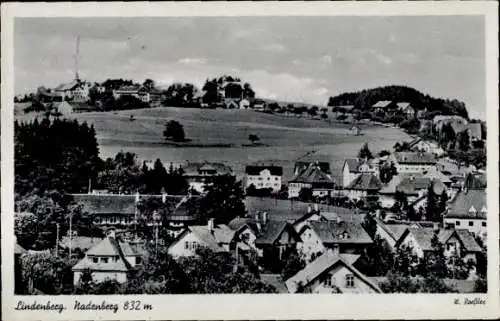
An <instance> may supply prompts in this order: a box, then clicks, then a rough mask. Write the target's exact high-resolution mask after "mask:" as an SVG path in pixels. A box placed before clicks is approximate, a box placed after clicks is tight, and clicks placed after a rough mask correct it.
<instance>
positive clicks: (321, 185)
mask: <svg viewBox="0 0 500 321" xmlns="http://www.w3.org/2000/svg"><path fill="white" fill-rule="evenodd" d="M295 167H296V169H297V164H296V165H295ZM329 167H330V166H329V165H328V170H329ZM324 168H325V167H324V166H322V165H321V163H320V162H311V163H310V164H309V165H308V167H307V168H306V169H305V170H303V171H302V172H299V174H296V175H295V177H293V178H292V179H291V180H290V181H289V182H288V198H296V197H299V195H300V191H301V190H302V189H303V188H309V189H311V190H312V195H313V196H317V197H324V196H328V195H330V194H331V193H332V192H333V190H334V188H335V180H334V179H333V178H332V176H331V174H330V173H328V172H326V171H325V170H324Z"/></svg>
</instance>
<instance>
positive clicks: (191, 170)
mask: <svg viewBox="0 0 500 321" xmlns="http://www.w3.org/2000/svg"><path fill="white" fill-rule="evenodd" d="M181 168H182V170H183V172H184V173H183V175H184V177H185V178H186V180H187V182H188V184H189V187H190V188H192V189H193V190H195V191H197V192H198V193H204V191H205V186H206V184H207V183H208V182H209V181H210V179H211V178H212V177H216V176H221V175H233V170H232V169H231V167H229V166H227V165H225V164H223V163H211V162H202V163H191V162H189V163H187V165H185V166H182V167H181Z"/></svg>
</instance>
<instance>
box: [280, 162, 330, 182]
mask: <svg viewBox="0 0 500 321" xmlns="http://www.w3.org/2000/svg"><path fill="white" fill-rule="evenodd" d="M289 182H291V183H293V182H300V183H311V184H313V183H331V184H334V183H335V181H334V179H333V178H332V176H331V175H330V174H329V173H328V172H325V171H324V170H323V168H322V166H321V164H320V163H319V162H313V163H310V164H309V166H308V167H307V169H306V170H304V171H302V172H300V173H298V174H297V175H296V176H295V177H294V178H292V179H291V180H290V181H289Z"/></svg>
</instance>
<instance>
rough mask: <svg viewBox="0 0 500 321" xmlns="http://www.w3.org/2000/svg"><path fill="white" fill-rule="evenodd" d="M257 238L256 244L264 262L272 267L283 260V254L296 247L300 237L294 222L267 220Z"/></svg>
mask: <svg viewBox="0 0 500 321" xmlns="http://www.w3.org/2000/svg"><path fill="white" fill-rule="evenodd" d="M261 228H262V229H261V232H260V234H259V236H258V237H257V238H256V240H255V246H256V247H257V249H258V250H257V251H258V254H259V257H261V259H262V262H263V263H264V264H265V265H267V266H269V267H272V266H273V265H275V263H277V262H281V259H282V257H283V254H284V253H286V252H287V251H288V250H290V249H295V248H296V246H297V243H299V242H300V241H301V240H300V237H299V235H298V234H297V232H296V231H295V229H294V228H293V226H292V224H290V223H288V222H286V221H274V220H269V221H267V222H266V223H265V224H264V225H263V226H262V227H261Z"/></svg>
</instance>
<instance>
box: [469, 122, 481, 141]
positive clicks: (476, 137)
mask: <svg viewBox="0 0 500 321" xmlns="http://www.w3.org/2000/svg"><path fill="white" fill-rule="evenodd" d="M467 130H468V134H469V138H470V140H471V143H472V142H475V141H480V140H482V138H483V136H482V132H481V123H469V124H467Z"/></svg>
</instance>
